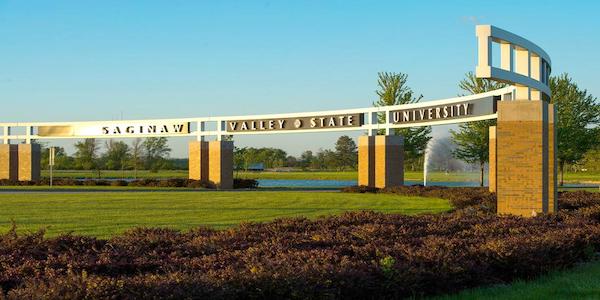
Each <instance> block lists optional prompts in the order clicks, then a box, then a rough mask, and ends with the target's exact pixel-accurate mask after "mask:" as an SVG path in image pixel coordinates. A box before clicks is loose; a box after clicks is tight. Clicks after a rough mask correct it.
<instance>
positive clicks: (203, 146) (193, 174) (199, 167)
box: [188, 141, 208, 181]
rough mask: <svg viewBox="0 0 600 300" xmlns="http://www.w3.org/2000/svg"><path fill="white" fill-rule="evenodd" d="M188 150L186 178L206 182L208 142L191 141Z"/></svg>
mask: <svg viewBox="0 0 600 300" xmlns="http://www.w3.org/2000/svg"><path fill="white" fill-rule="evenodd" d="M188 149H189V156H188V157H189V165H188V170H189V171H188V178H189V179H194V180H205V181H208V142H202V141H191V142H190V143H189V145H188Z"/></svg>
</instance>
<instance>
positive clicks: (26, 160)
mask: <svg viewBox="0 0 600 300" xmlns="http://www.w3.org/2000/svg"><path fill="white" fill-rule="evenodd" d="M17 148H18V165H19V167H18V179H19V181H38V180H40V179H41V168H40V167H41V146H40V145H38V144H19V145H18V147H17Z"/></svg>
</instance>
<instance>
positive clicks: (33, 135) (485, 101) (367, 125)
mask: <svg viewBox="0 0 600 300" xmlns="http://www.w3.org/2000/svg"><path fill="white" fill-rule="evenodd" d="M514 91H515V89H514V88H513V87H506V88H503V89H499V90H495V91H491V92H487V93H482V94H477V95H469V96H463V97H456V98H449V99H443V100H434V101H423V102H419V103H413V104H406V105H392V106H382V107H365V108H356V109H343V110H330V111H315V112H300V113H286V114H265V115H245V116H221V117H201V118H182V119H152V120H120V121H86V122H12V123H0V127H2V128H4V130H3V133H4V134H3V141H4V143H8V141H10V140H24V141H25V142H26V143H30V142H31V140H35V139H81V138H137V137H149V136H165V137H182V136H188V137H190V136H194V137H196V138H197V140H203V138H204V137H206V136H216V137H217V139H218V140H220V139H221V138H222V137H223V136H226V135H250V134H282V133H307V132H317V131H318V132H332V131H356V130H363V131H367V132H368V134H369V135H372V134H375V132H377V131H378V130H381V129H385V130H386V133H387V134H389V133H390V129H393V128H403V127H411V126H429V125H443V124H452V123H459V122H470V121H479V120H486V119H494V118H497V114H496V113H495V109H494V108H492V107H491V106H490V105H491V104H492V103H493V102H494V101H499V100H507V99H512V98H513V97H514V96H513V94H514ZM460 103H472V105H485V106H486V107H485V109H484V110H480V111H479V113H478V114H473V113H471V114H464V115H462V116H460V117H453V118H440V119H435V120H420V121H419V120H417V121H413V122H411V123H405V124H403V123H394V122H393V121H392V117H391V114H392V113H393V112H394V111H402V110H424V111H425V112H426V111H427V110H428V109H430V108H433V110H434V111H435V108H438V107H443V106H452V105H457V104H460ZM473 111H475V110H473ZM473 111H471V112H473ZM350 114H359V115H361V116H362V117H363V120H364V122H362V123H361V124H360V126H355V127H335V128H314V129H298V130H292V131H290V130H271V131H268V130H262V131H261V130H259V129H256V130H248V131H245V132H229V131H227V128H226V126H227V122H228V121H233V120H259V119H284V118H292V119H293V118H306V117H320V116H332V115H334V116H337V115H350ZM380 114H381V115H385V116H386V117H385V121H384V122H380V121H379V118H378V116H379V115H380ZM182 123H189V124H191V125H192V126H190V127H191V128H190V130H188V131H185V132H164V133H161V132H156V133H127V132H122V133H120V134H98V133H96V134H94V133H93V130H92V131H90V130H88V132H89V133H86V132H85V131H86V130H80V133H73V130H71V134H56V135H40V134H39V130H40V128H42V127H52V128H58V129H61V128H68V127H72V128H85V129H88V128H94V127H96V128H103V127H111V126H121V125H122V126H130V125H132V124H135V125H134V126H138V125H139V124H182ZM211 123H212V124H211ZM194 125H195V126H194ZM207 125H212V126H210V127H214V128H216V130H205V128H206V127H207ZM139 126H145V125H139ZM15 128H19V129H21V130H20V131H23V129H24V132H25V134H11V131H13V130H14V129H15ZM111 128H112V127H111ZM76 131H77V130H76Z"/></svg>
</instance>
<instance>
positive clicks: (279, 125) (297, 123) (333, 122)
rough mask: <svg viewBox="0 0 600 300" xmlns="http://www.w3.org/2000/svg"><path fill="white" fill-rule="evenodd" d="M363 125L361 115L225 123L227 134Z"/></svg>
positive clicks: (231, 121) (230, 121)
mask: <svg viewBox="0 0 600 300" xmlns="http://www.w3.org/2000/svg"><path fill="white" fill-rule="evenodd" d="M362 124H363V114H361V113H356V114H343V115H330V116H307V117H300V118H273V119H259V120H256V119H249V120H229V121H227V132H245V131H279V130H306V129H309V130H310V129H314V130H319V129H333V128H346V127H360V126H362Z"/></svg>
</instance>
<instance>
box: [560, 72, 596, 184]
mask: <svg viewBox="0 0 600 300" xmlns="http://www.w3.org/2000/svg"><path fill="white" fill-rule="evenodd" d="M550 89H551V90H552V103H554V105H555V106H556V110H557V112H558V115H557V119H558V120H557V124H556V130H557V136H558V154H557V158H558V166H559V170H560V185H561V186H562V185H563V183H564V168H565V164H575V163H577V162H578V161H579V160H581V159H582V158H583V157H584V155H585V153H586V152H587V151H588V150H590V149H591V148H592V147H593V146H594V145H597V143H598V142H600V141H599V140H598V133H597V130H598V127H594V126H596V125H598V123H600V104H598V102H597V99H596V98H595V97H593V96H592V95H591V94H588V92H587V90H582V89H580V88H579V87H578V86H577V84H576V83H575V82H573V80H572V78H571V77H569V75H568V74H566V73H565V74H562V75H560V76H553V77H551V78H550Z"/></svg>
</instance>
